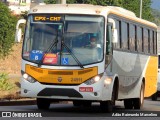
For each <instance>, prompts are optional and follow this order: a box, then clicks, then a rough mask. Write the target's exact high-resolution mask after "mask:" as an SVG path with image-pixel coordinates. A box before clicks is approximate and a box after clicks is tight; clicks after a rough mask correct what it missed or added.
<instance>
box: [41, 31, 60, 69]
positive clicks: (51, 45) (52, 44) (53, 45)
mask: <svg viewBox="0 0 160 120" xmlns="http://www.w3.org/2000/svg"><path fill="white" fill-rule="evenodd" d="M54 41H55V42H54ZM57 43H58V30H57V34H56V38H55V39H54V40H53V42H52V43H51V44H50V46H49V47H48V48H47V50H46V51H45V53H44V54H43V56H42V59H41V60H40V61H39V62H38V67H40V66H41V65H42V62H43V59H44V58H45V56H46V54H47V53H48V52H49V51H51V50H52V49H53V48H54V47H55V46H56V45H57Z"/></svg>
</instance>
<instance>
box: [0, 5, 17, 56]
mask: <svg viewBox="0 0 160 120" xmlns="http://www.w3.org/2000/svg"><path fill="white" fill-rule="evenodd" d="M16 22H17V18H16V17H14V16H12V15H11V12H10V10H9V9H8V7H7V6H6V5H4V4H3V3H2V2H0V59H1V58H4V57H5V56H7V55H8V54H9V52H10V51H11V48H12V45H13V43H14V36H15V30H16Z"/></svg>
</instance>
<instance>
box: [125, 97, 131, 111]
mask: <svg viewBox="0 0 160 120" xmlns="http://www.w3.org/2000/svg"><path fill="white" fill-rule="evenodd" d="M124 107H125V109H133V99H125V100H124Z"/></svg>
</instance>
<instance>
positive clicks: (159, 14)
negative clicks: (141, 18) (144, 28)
mask: <svg viewBox="0 0 160 120" xmlns="http://www.w3.org/2000/svg"><path fill="white" fill-rule="evenodd" d="M152 15H153V16H154V18H155V19H154V21H153V22H154V23H156V24H157V25H158V26H160V11H159V10H155V9H152Z"/></svg>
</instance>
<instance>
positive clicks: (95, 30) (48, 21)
mask: <svg viewBox="0 0 160 120" xmlns="http://www.w3.org/2000/svg"><path fill="white" fill-rule="evenodd" d="M103 48H104V18H103V17H101V16H82V15H79V16H77V15H53V14H51V15H48V14H47V15H39V14H38V15H29V16H28V20H27V26H26V31H25V37H24V43H23V52H22V57H23V59H25V60H27V61H30V62H34V63H37V64H39V63H41V64H44V65H46V64H47V65H74V66H77V65H80V66H82V65H87V64H93V63H97V62H100V61H102V60H103V55H104V52H103V51H104V49H103Z"/></svg>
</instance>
